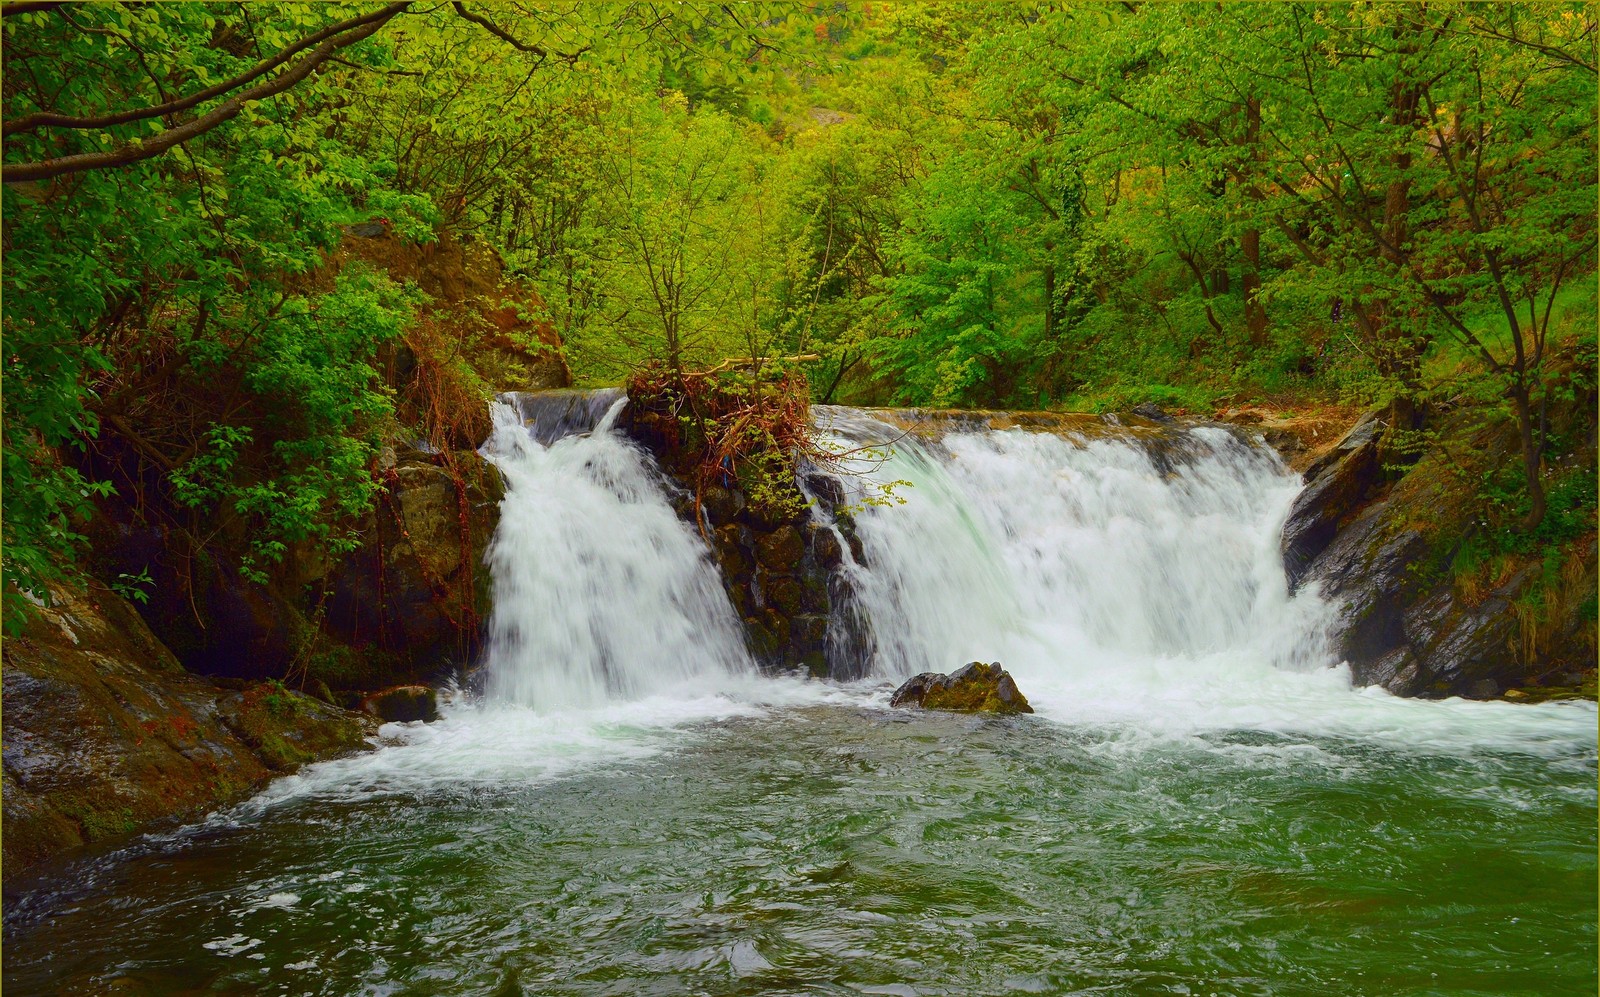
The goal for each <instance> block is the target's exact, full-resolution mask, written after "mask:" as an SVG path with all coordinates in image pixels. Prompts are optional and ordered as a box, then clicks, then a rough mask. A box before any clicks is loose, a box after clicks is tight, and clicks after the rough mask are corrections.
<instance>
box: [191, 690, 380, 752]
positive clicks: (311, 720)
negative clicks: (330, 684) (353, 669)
mask: <svg viewBox="0 0 1600 997" xmlns="http://www.w3.org/2000/svg"><path fill="white" fill-rule="evenodd" d="M217 718H218V719H219V720H220V721H221V722H222V723H223V724H224V725H225V726H226V727H227V728H228V729H229V730H231V731H232V732H233V733H234V734H235V735H237V736H238V737H239V739H240V740H242V741H243V742H244V743H245V744H247V745H248V746H249V747H250V750H251V751H253V752H255V754H256V756H257V757H258V758H260V759H261V760H262V762H263V763H264V764H265V765H266V766H267V768H269V769H271V770H273V771H274V772H293V771H294V770H295V769H297V768H299V767H300V766H301V765H304V764H307V763H308V762H314V761H317V760H318V759H322V758H332V757H335V756H337V755H342V754H349V753H351V752H353V751H359V750H361V749H362V748H364V747H365V746H366V739H367V736H368V735H369V734H371V733H373V727H374V725H372V724H370V723H368V722H366V718H364V717H361V716H358V715H356V714H352V713H350V712H348V711H346V710H341V709H339V708H338V707H336V706H332V705H330V704H328V703H325V702H323V701H322V700H320V699H316V698H314V697H311V696H306V695H303V694H301V693H299V692H296V691H294V690H291V689H286V688H284V687H283V686H282V685H281V684H278V683H275V682H262V683H258V684H256V685H254V686H252V687H250V688H248V689H245V690H243V691H240V692H234V693H231V694H228V695H224V696H222V697H221V698H220V699H219V700H218V702H217Z"/></svg>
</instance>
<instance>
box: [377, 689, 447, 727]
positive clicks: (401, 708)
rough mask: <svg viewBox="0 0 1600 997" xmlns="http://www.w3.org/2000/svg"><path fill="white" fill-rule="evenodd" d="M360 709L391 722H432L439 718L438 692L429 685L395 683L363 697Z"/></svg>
mask: <svg viewBox="0 0 1600 997" xmlns="http://www.w3.org/2000/svg"><path fill="white" fill-rule="evenodd" d="M361 710H362V712H363V713H370V714H372V715H373V716H375V717H379V718H381V719H383V720H386V721H389V722H391V723H406V722H408V721H411V720H421V721H424V722H426V723H432V722H433V721H435V720H437V719H439V694H438V693H437V692H436V691H434V689H433V688H432V687H431V686H426V685H397V686H395V687H394V688H392V689H385V690H383V691H382V692H375V693H373V694H372V695H370V696H368V697H366V698H365V699H363V700H362V701H361Z"/></svg>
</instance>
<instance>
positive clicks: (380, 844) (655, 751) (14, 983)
mask: <svg viewBox="0 0 1600 997" xmlns="http://www.w3.org/2000/svg"><path fill="white" fill-rule="evenodd" d="M815 698H816V701H815V702H808V701H805V700H804V699H803V698H800V699H797V700H796V701H794V702H790V703H787V704H779V705H769V706H766V707H761V708H757V707H751V706H748V705H745V706H738V705H730V706H728V707H726V708H725V709H723V711H722V713H723V715H721V716H717V715H715V714H716V713H717V712H718V710H717V709H716V708H712V709H710V710H708V711H707V713H708V716H706V717H705V718H704V719H700V720H689V721H687V722H679V723H674V724H667V725H657V726H652V725H651V724H649V723H641V722H639V721H638V719H637V718H636V717H632V716H630V715H627V714H619V715H618V716H617V717H615V718H611V719H608V718H606V717H599V718H597V719H595V720H594V722H593V723H592V724H591V725H590V726H588V727H586V728H584V729H583V731H582V735H583V736H582V737H581V738H576V736H575V735H574V736H573V737H569V738H568V740H569V741H573V743H574V744H576V746H575V747H571V748H569V749H567V750H566V751H547V752H546V754H547V756H550V757H556V758H560V757H563V756H565V757H567V760H568V761H569V762H570V764H569V765H567V766H566V767H564V768H562V767H555V768H549V767H547V768H545V769H543V770H541V771H539V772H536V773H535V772H530V771H526V770H518V769H516V768H515V767H510V768H507V767H505V765H504V764H503V761H502V760H497V756H496V755H495V754H494V751H493V746H494V745H501V746H502V747H505V750H506V753H507V754H508V755H509V753H510V752H511V751H512V750H513V749H512V748H511V747H508V745H509V744H510V742H512V741H515V740H516V739H517V738H518V737H520V736H522V734H520V733H515V732H513V733H511V734H506V733H505V732H504V731H501V730H500V728H501V727H505V726H506V725H510V727H509V728H507V729H511V730H513V731H522V728H521V727H518V726H517V725H518V724H519V723H520V724H524V725H525V724H527V723H534V722H536V721H533V720H531V719H528V718H521V719H519V718H517V717H516V716H515V715H514V714H515V712H516V711H510V710H499V711H496V710H480V709H475V708H472V707H464V708H457V709H456V710H455V711H453V712H452V713H451V714H450V715H449V716H448V717H447V719H446V720H445V721H444V723H442V724H440V725H437V729H430V730H428V731H426V732H423V731H421V730H420V729H414V730H411V731H402V737H404V736H408V735H409V736H410V737H411V738H412V739H413V740H412V743H409V744H399V745H395V746H391V747H388V748H385V749H384V750H383V751H381V752H378V753H377V755H375V756H368V757H367V758H366V759H361V760H356V761H351V762H343V763H338V762H336V763H332V764H331V765H325V766H321V767H319V768H317V769H315V770H313V771H312V772H311V773H309V774H308V775H307V776H306V777H304V778H297V779H294V780H290V781H289V783H288V784H287V786H286V788H284V789H282V790H281V791H280V792H278V793H277V794H276V795H272V794H269V796H268V797H265V798H263V799H262V800H259V801H257V802H256V803H254V804H252V805H249V806H246V807H244V808H240V809H239V810H237V811H235V812H233V813H232V814H230V815H228V816H227V817H226V818H214V819H213V820H211V821H209V822H207V823H206V824H204V825H200V826H198V827H195V828H190V829H188V830H186V831H185V832H183V833H179V834H176V835H170V836H167V837H165V838H161V839H155V840H153V841H150V842H147V843H145V844H143V845H141V846H138V847H135V848H132V849H129V850H126V851H124V852H122V853H120V854H118V855H114V856H104V857H101V858H99V859H94V860H85V861H83V862H81V863H80V864H79V865H78V866H77V867H76V869H75V871H74V873H73V875H72V876H70V877H66V878H65V879H63V878H59V877H58V878H56V879H53V880H51V882H52V883H53V884H54V885H53V886H52V887H50V888H39V889H37V890H36V891H35V892H33V893H25V894H24V895H23V897H22V900H21V902H20V903H19V902H18V898H17V897H16V895H15V894H14V895H12V896H10V897H8V904H7V906H8V908H9V910H10V916H9V919H8V933H7V938H6V950H5V951H6V968H5V989H6V991H7V992H8V993H10V994H12V995H21V994H35V993H37V994H53V993H65V994H103V993H117V994H211V993H241V994H255V993H263V994H277V993H283V994H373V995H378V994H407V995H422V994H438V995H445V994H482V995H510V994H617V995H623V994H718V995H724V994H726V995H733V994H751V995H755V994H859V993H868V994H1005V993H1013V992H1015V993H1050V994H1228V995H1236V994H1280V995H1290V994H1308V995H1309V994H1371V995H1401V994H1417V995H1420V994H1483V995H1496V997H1504V995H1512V994H1527V995H1556V994H1593V993H1594V992H1595V989H1596V959H1597V953H1596V902H1597V900H1596V876H1597V866H1596V808H1595V803H1596V771H1595V759H1594V753H1593V751H1592V750H1590V749H1586V748H1583V747H1581V746H1580V747H1577V748H1574V747H1572V746H1570V744H1568V745H1566V746H1563V744H1562V743H1561V741H1562V739H1563V738H1556V739H1555V740H1554V741H1552V742H1550V743H1545V742H1542V741H1541V740H1540V739H1539V738H1538V737H1536V736H1535V737H1533V738H1531V739H1530V738H1528V737H1521V738H1511V739H1506V742H1505V743H1504V744H1503V745H1501V746H1499V747H1496V746H1494V745H1490V746H1476V747H1473V746H1467V747H1462V746H1459V745H1457V746H1453V747H1452V749H1451V750H1448V751H1447V750H1441V749H1442V748H1443V747H1451V746H1449V745H1443V746H1441V745H1438V744H1429V743H1426V742H1422V743H1418V742H1417V741H1415V740H1399V741H1396V740H1392V739H1391V740H1385V739H1383V738H1355V737H1342V736H1336V735H1294V734H1286V733H1264V732H1255V733H1252V732H1248V731H1233V732H1227V731H1220V732H1219V731H1213V732H1209V733H1190V734H1183V735H1170V736H1169V735H1151V734H1149V733H1147V732H1142V731H1140V730H1139V729H1138V728H1136V727H1127V726H1109V727H1098V728H1097V727H1092V726H1089V727H1078V726H1071V725H1066V724H1062V723H1057V722H1054V721H1051V720H1049V719H1045V718H1041V717H1022V718H1015V719H984V718H973V717H964V716H948V715H944V716H933V715H930V716H924V717H919V718H916V719H915V720H913V719H911V718H909V717H908V716H907V715H906V714H905V713H904V712H902V711H890V710H887V709H884V708H883V706H882V701H881V693H880V694H877V695H868V694H867V693H864V692H860V691H851V690H838V689H835V690H833V691H831V692H828V693H826V694H824V695H820V696H817V697H815ZM1414 705H1415V707H1416V709H1418V710H1428V709H1433V710H1447V709H1451V708H1452V707H1451V706H1450V705H1448V704H1414ZM1461 705H1465V704H1461ZM1493 709H1494V710H1495V711H1497V712H1490V711H1488V710H1486V711H1485V712H1484V714H1483V716H1484V717H1485V718H1487V722H1495V723H1509V724H1512V725H1514V726H1516V727H1518V728H1522V727H1526V726H1528V724H1529V721H1528V720H1527V719H1524V718H1523V717H1511V718H1510V719H1509V720H1508V719H1506V716H1507V714H1508V712H1509V713H1517V712H1518V711H1519V710H1521V711H1522V712H1523V714H1525V715H1531V714H1530V713H1529V711H1532V710H1538V711H1542V712H1543V713H1544V714H1545V715H1546V717H1547V719H1548V720H1549V721H1550V722H1552V723H1553V724H1554V725H1555V726H1556V727H1559V728H1562V729H1563V730H1565V731H1568V734H1565V735H1563V737H1567V736H1570V728H1571V726H1572V725H1573V724H1574V723H1577V724H1578V725H1579V726H1580V727H1581V725H1582V724H1584V723H1589V724H1591V725H1592V723H1593V717H1594V713H1593V708H1592V707H1590V706H1587V705H1565V706H1552V707H1540V708H1517V707H1507V706H1498V705H1496V706H1495V707H1494V708H1493ZM508 716H509V719H508ZM388 730H390V731H393V730H394V728H389V729H388ZM568 733H569V734H571V733H572V732H570V731H569V732H568ZM419 738H420V740H418V739H419ZM457 742H459V743H457ZM578 742H581V743H578ZM474 751H476V752H479V753H480V754H481V755H482V760H481V764H480V767H479V768H477V769H473V768H472V767H470V766H464V767H462V768H460V769H458V770H457V771H456V773H455V777H454V778H447V777H445V774H444V770H445V769H448V768H450V767H451V765H452V763H450V762H449V759H451V758H453V757H455V756H456V755H458V754H459V755H462V756H463V757H471V755H472V753H473V752H474ZM385 756H387V757H386V758H385ZM497 766H499V767H498V768H497ZM67 881H70V882H73V883H74V884H75V885H74V886H73V888H71V889H66V888H64V887H63V886H62V885H61V884H62V883H63V882H67Z"/></svg>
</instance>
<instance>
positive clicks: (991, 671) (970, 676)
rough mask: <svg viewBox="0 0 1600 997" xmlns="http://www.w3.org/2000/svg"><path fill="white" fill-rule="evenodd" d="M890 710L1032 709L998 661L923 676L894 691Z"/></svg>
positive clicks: (976, 711) (910, 680)
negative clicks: (904, 707) (895, 708)
mask: <svg viewBox="0 0 1600 997" xmlns="http://www.w3.org/2000/svg"><path fill="white" fill-rule="evenodd" d="M889 705H890V706H919V707H921V708H922V709H925V710H952V711H957V712H962V713H1032V712H1033V707H1031V706H1029V705H1028V699H1027V697H1026V696H1024V695H1023V694H1022V693H1021V691H1020V690H1018V689H1017V683H1016V682H1015V681H1014V680H1013V679H1012V678H1011V673H1010V672H1007V671H1006V670H1005V669H1004V668H1002V667H1000V663H999V662H998V661H996V662H993V663H991V664H984V663H983V662H981V661H974V662H971V663H970V664H967V665H963V666H962V667H961V668H958V669H956V670H955V671H953V672H951V673H950V674H948V675H941V674H939V673H938V672H923V673H922V674H921V675H915V676H913V677H911V678H910V679H907V680H906V682H905V683H904V684H903V685H901V686H900V688H898V689H896V690H895V692H894V695H893V696H891V697H890V698H889Z"/></svg>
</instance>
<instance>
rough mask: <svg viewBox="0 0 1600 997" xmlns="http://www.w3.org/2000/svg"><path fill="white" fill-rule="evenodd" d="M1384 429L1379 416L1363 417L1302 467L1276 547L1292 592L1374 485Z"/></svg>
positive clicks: (1377, 474)
mask: <svg viewBox="0 0 1600 997" xmlns="http://www.w3.org/2000/svg"><path fill="white" fill-rule="evenodd" d="M1383 429H1384V424H1383V422H1382V421H1381V420H1380V419H1379V418H1378V413H1376V412H1369V413H1367V414H1366V415H1365V416H1363V417H1362V419H1361V421H1360V422H1358V423H1356V425H1355V427H1354V428H1353V429H1351V430H1350V432H1348V433H1346V434H1345V436H1344V438H1343V439H1341V440H1340V441H1339V442H1338V444H1337V445H1336V446H1334V447H1333V449H1331V450H1329V451H1328V452H1327V453H1326V454H1324V455H1322V456H1321V457H1319V458H1317V460H1316V461H1314V462H1313V463H1312V464H1311V466H1310V467H1308V468H1306V470H1305V479H1306V486H1305V488H1304V489H1303V490H1302V491H1301V492H1300V494H1299V496H1297V497H1296V498H1295V501H1294V507H1293V508H1292V509H1291V510H1290V512H1289V518H1288V521H1287V522H1285V524H1284V527H1283V536H1282V540H1281V543H1280V547H1281V549H1282V551H1283V566H1284V570H1285V571H1286V572H1287V573H1288V576H1289V588H1290V590H1291V591H1292V590H1293V589H1294V588H1295V587H1296V586H1297V585H1299V583H1300V578H1301V576H1302V575H1304V574H1305V572H1306V569H1307V568H1308V567H1309V566H1310V564H1311V562H1312V561H1313V560H1315V559H1316V557H1317V555H1318V554H1321V553H1322V552H1323V551H1324V550H1326V549H1327V547H1328V544H1329V543H1331V542H1332V541H1333V538H1334V536H1335V535H1336V534H1337V533H1338V532H1339V527H1340V525H1341V524H1342V523H1344V522H1345V521H1346V520H1347V519H1348V518H1349V517H1350V516H1351V515H1352V514H1353V513H1354V512H1355V511H1356V510H1357V509H1359V508H1360V507H1361V506H1362V505H1363V504H1364V503H1365V502H1366V500H1367V499H1368V497H1370V495H1371V493H1372V491H1373V489H1374V487H1375V486H1376V485H1377V483H1378V481H1379V479H1380V477H1381V475H1382V470H1383V468H1382V466H1381V465H1380V464H1379V462H1378V441H1379V439H1380V438H1381V437H1382V435H1383Z"/></svg>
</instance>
